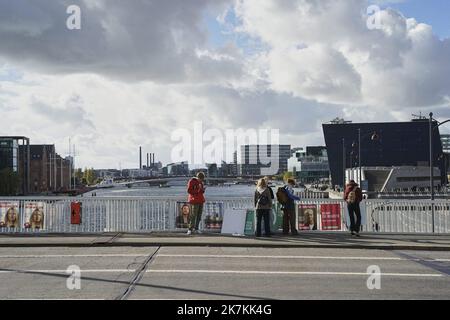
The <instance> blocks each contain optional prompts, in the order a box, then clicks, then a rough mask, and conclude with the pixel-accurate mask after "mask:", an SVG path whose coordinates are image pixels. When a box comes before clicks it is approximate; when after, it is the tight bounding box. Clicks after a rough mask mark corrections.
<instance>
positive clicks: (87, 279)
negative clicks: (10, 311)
mask: <svg viewBox="0 0 450 320" xmlns="http://www.w3.org/2000/svg"><path fill="white" fill-rule="evenodd" d="M72 265H76V266H78V267H79V268H80V270H81V280H80V286H81V288H80V289H73V290H69V289H68V287H67V280H68V278H69V276H70V275H69V274H68V273H67V272H66V271H67V268H68V267H69V266H72ZM369 266H376V267H378V268H379V270H380V271H381V276H380V289H373V290H370V289H368V287H367V280H368V278H369V276H370V275H369V274H368V273H367V269H368V267H369ZM372 276H373V275H372ZM0 283H1V286H0V299H450V252H448V251H443V252H437V251H433V252H432V251H384V250H362V249H318V248H283V249H275V248H206V247H203V248H202V247H162V248H158V247H101V248H100V247H98V248H94V247H93V248H64V247H62V248H45V247H42V248H0ZM70 283H71V284H75V283H76V282H73V281H72V282H70ZM371 283H376V282H371Z"/></svg>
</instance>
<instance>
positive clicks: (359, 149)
mask: <svg viewBox="0 0 450 320" xmlns="http://www.w3.org/2000/svg"><path fill="white" fill-rule="evenodd" d="M358 167H359V179H358V180H359V181H358V182H359V186H360V187H362V186H361V181H362V167H361V128H358Z"/></svg>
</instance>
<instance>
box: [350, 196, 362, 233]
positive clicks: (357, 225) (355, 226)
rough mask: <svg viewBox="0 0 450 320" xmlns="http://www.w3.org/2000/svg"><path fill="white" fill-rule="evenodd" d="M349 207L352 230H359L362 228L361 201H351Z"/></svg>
mask: <svg viewBox="0 0 450 320" xmlns="http://www.w3.org/2000/svg"><path fill="white" fill-rule="evenodd" d="M347 208H348V215H349V216H350V231H354V232H359V231H360V230H361V209H360V208H359V203H358V202H356V203H349V204H348V205H347ZM355 216H356V220H355Z"/></svg>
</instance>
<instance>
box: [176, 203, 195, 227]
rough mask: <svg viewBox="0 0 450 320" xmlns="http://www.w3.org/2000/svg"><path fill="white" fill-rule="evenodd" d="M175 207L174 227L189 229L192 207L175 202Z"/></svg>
mask: <svg viewBox="0 0 450 320" xmlns="http://www.w3.org/2000/svg"><path fill="white" fill-rule="evenodd" d="M177 207H178V210H177V212H178V214H177V218H176V227H177V228H178V229H187V228H189V217H190V215H191V212H192V206H191V205H190V204H189V203H187V202H177Z"/></svg>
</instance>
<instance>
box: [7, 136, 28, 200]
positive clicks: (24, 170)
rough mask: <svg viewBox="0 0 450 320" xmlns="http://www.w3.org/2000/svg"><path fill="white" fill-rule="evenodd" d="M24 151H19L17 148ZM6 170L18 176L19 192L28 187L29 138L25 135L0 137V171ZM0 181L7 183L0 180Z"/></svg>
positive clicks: (26, 191)
mask: <svg viewBox="0 0 450 320" xmlns="http://www.w3.org/2000/svg"><path fill="white" fill-rule="evenodd" d="M20 148H23V150H24V152H22V153H20V152H19V149H20ZM4 170H8V171H10V172H13V173H16V174H17V176H18V177H19V188H18V189H19V190H17V192H18V193H19V194H27V193H28V192H29V189H30V139H29V138H27V137H0V171H4ZM0 183H8V182H7V181H0Z"/></svg>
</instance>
